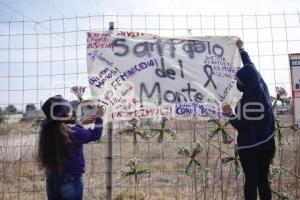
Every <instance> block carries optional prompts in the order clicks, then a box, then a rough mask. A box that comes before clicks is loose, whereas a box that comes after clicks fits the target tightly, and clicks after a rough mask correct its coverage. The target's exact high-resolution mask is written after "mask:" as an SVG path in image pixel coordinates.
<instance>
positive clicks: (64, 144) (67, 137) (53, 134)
mask: <svg viewBox="0 0 300 200" xmlns="http://www.w3.org/2000/svg"><path fill="white" fill-rule="evenodd" d="M72 141H73V138H72V135H71V134H70V131H69V130H64V128H63V125H62V122H59V121H56V122H54V123H52V124H50V125H48V126H46V127H43V128H41V131H40V138H39V146H38V155H37V156H38V160H39V163H40V165H41V167H43V168H46V170H47V171H55V172H62V171H63V168H64V166H65V163H66V161H67V160H68V158H69V157H70V154H71V148H72Z"/></svg>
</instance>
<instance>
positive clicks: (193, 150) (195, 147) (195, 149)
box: [177, 142, 207, 176]
mask: <svg viewBox="0 0 300 200" xmlns="http://www.w3.org/2000/svg"><path fill="white" fill-rule="evenodd" d="M201 152H202V147H201V146H200V144H199V143H198V142H197V143H194V144H192V146H191V147H184V146H180V147H178V150H177V153H178V155H181V156H184V157H186V158H189V162H188V164H187V165H186V166H185V167H184V169H183V171H184V173H185V174H186V175H188V176H191V175H192V172H193V170H192V169H193V165H194V167H196V169H197V172H198V173H203V172H206V171H207V169H206V168H205V167H204V166H203V165H202V163H201V161H199V160H198V159H197V158H196V157H197V156H198V155H200V153H201Z"/></svg>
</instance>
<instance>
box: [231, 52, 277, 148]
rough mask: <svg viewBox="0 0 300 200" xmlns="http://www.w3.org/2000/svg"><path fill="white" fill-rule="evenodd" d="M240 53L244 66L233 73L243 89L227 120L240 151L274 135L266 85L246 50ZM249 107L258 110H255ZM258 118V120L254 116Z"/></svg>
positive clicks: (272, 117)
mask: <svg viewBox="0 0 300 200" xmlns="http://www.w3.org/2000/svg"><path fill="white" fill-rule="evenodd" d="M240 54H241V58H242V62H243V65H244V66H243V67H242V68H241V69H240V70H239V71H238V72H237V73H236V77H237V78H238V79H239V80H240V81H241V82H242V83H243V87H244V89H243V90H244V92H243V95H242V98H241V99H240V101H239V103H238V104H237V107H236V108H235V112H236V115H233V114H232V115H230V117H231V118H232V117H234V118H233V119H230V123H231V125H232V126H233V127H234V128H236V129H237V131H238V137H237V143H238V149H239V150H241V149H249V148H254V147H257V146H259V145H261V144H264V143H266V142H268V141H269V140H271V139H273V138H274V135H275V117H274V114H273V111H272V104H271V98H270V94H269V90H268V87H267V85H266V83H265V81H264V80H263V78H262V77H261V75H260V74H259V73H258V71H257V70H256V69H255V66H254V64H253V63H252V62H251V60H250V57H249V55H248V53H247V52H246V51H245V50H244V49H241V50H240ZM249 103H250V104H249ZM253 103H255V104H253ZM257 103H259V104H260V105H261V106H259V105H258V104H257ZM245 104H247V106H245ZM245 108H246V109H245ZM251 109H260V111H259V112H254V111H251ZM243 113H244V114H243ZM246 116H248V117H246ZM249 117H250V118H249ZM258 117H260V119H259V120H258V119H254V118H258Z"/></svg>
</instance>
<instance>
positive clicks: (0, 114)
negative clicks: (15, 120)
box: [0, 107, 4, 123]
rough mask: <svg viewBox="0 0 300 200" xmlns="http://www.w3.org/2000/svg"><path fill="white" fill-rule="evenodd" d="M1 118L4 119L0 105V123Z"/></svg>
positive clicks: (0, 121)
mask: <svg viewBox="0 0 300 200" xmlns="http://www.w3.org/2000/svg"><path fill="white" fill-rule="evenodd" d="M3 120H4V117H3V112H2V108H1V107H0V123H2V122H3Z"/></svg>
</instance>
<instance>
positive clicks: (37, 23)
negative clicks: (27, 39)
mask: <svg viewBox="0 0 300 200" xmlns="http://www.w3.org/2000/svg"><path fill="white" fill-rule="evenodd" d="M0 4H2V5H3V6H5V7H7V8H9V9H10V10H12V11H14V12H15V13H18V14H19V15H22V16H23V17H25V18H27V19H29V21H31V22H33V23H34V24H35V25H34V26H31V25H27V26H30V27H31V28H34V30H35V31H36V25H40V26H41V27H42V28H44V29H46V30H48V31H50V32H51V30H50V29H49V28H48V27H46V26H44V25H43V24H41V23H40V22H37V21H35V20H33V19H32V18H30V17H29V16H27V15H25V14H24V13H22V12H21V11H19V10H17V9H15V8H13V7H11V6H10V5H8V4H6V3H4V2H2V1H0ZM36 33H37V31H36ZM37 34H38V33H37ZM56 35H57V36H59V37H61V38H63V40H58V39H57V38H54V39H55V40H57V41H60V42H63V41H64V40H65V41H67V42H69V43H70V44H72V45H74V46H76V45H75V44H74V43H73V42H71V41H69V40H67V39H65V38H64V36H61V35H60V34H56ZM72 48H74V47H72Z"/></svg>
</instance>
